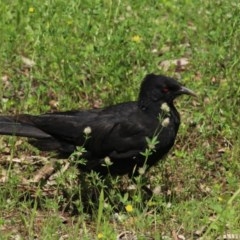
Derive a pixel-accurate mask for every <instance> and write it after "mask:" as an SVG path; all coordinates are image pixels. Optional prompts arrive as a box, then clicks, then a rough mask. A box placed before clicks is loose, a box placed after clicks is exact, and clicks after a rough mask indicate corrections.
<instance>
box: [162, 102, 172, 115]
mask: <svg viewBox="0 0 240 240" xmlns="http://www.w3.org/2000/svg"><path fill="white" fill-rule="evenodd" d="M161 109H162V110H163V111H164V112H166V113H169V112H170V107H169V106H168V104H167V103H166V102H165V103H163V104H162V105H161Z"/></svg>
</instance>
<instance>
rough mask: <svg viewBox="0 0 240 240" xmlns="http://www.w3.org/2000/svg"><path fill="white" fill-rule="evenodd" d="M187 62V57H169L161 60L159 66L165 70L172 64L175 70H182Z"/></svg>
mask: <svg viewBox="0 0 240 240" xmlns="http://www.w3.org/2000/svg"><path fill="white" fill-rule="evenodd" d="M188 64H189V60H188V58H179V59H170V60H165V61H162V62H161V63H160V64H159V66H160V68H161V69H162V70H164V71H167V70H169V68H170V67H172V66H174V67H175V71H176V72H180V71H184V70H185V68H186V66H187V65H188Z"/></svg>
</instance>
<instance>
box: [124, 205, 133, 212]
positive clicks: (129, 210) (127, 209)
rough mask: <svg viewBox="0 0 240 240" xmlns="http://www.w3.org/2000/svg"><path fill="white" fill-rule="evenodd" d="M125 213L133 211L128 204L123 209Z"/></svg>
mask: <svg viewBox="0 0 240 240" xmlns="http://www.w3.org/2000/svg"><path fill="white" fill-rule="evenodd" d="M125 209H126V211H127V212H132V211H133V207H132V205H130V204H128V205H127V206H126V207H125Z"/></svg>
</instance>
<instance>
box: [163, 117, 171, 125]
mask: <svg viewBox="0 0 240 240" xmlns="http://www.w3.org/2000/svg"><path fill="white" fill-rule="evenodd" d="M169 123H170V118H169V117H167V118H164V119H163V121H162V126H163V127H167V126H168V125H169Z"/></svg>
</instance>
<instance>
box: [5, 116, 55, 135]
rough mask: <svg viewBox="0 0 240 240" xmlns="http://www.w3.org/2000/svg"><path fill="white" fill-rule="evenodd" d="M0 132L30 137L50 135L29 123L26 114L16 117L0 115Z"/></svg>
mask: <svg viewBox="0 0 240 240" xmlns="http://www.w3.org/2000/svg"><path fill="white" fill-rule="evenodd" d="M0 134H1V135H12V136H21V137H30V138H49V137H51V135H49V134H47V133H45V132H43V131H42V130H40V129H39V128H37V127H36V126H34V124H31V122H30V121H28V119H27V115H22V116H21V115H20V116H18V117H9V116H0Z"/></svg>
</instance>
